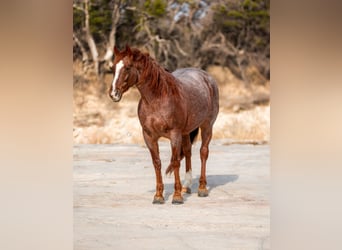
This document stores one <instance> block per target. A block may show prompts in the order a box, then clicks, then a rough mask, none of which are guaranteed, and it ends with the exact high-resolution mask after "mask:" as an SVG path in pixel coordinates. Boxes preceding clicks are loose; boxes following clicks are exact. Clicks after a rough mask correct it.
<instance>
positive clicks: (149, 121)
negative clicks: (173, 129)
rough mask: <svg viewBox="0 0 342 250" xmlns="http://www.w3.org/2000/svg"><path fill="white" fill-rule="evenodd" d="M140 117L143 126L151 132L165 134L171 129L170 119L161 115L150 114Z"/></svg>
mask: <svg viewBox="0 0 342 250" xmlns="http://www.w3.org/2000/svg"><path fill="white" fill-rule="evenodd" d="M139 118H140V122H141V126H142V128H143V129H144V130H145V131H146V132H148V133H150V134H155V135H160V136H163V135H166V134H168V132H169V131H170V121H167V120H166V119H165V118H164V117H163V116H161V115H154V114H149V115H147V116H144V117H139Z"/></svg>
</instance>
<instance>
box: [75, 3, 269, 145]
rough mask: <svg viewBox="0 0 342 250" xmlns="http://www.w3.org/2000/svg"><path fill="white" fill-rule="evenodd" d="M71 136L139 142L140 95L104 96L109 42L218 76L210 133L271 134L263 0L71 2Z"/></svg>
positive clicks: (255, 137)
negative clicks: (216, 106) (215, 115)
mask: <svg viewBox="0 0 342 250" xmlns="http://www.w3.org/2000/svg"><path fill="white" fill-rule="evenodd" d="M73 3H74V4H73V18H74V23H73V39H74V45H73V58H74V141H75V142H76V143H116V142H117V143H140V142H141V141H142V137H141V128H140V127H139V126H140V125H139V122H138V120H137V117H136V108H137V102H138V100H139V93H138V92H137V90H136V89H134V88H133V89H131V90H130V91H129V92H128V93H126V94H125V96H124V98H123V100H122V101H121V102H120V103H113V102H111V100H110V99H109V98H108V95H107V90H108V88H109V84H110V82H111V81H112V77H113V76H112V72H111V70H110V66H111V63H112V59H113V48H114V46H117V47H118V48H120V49H122V48H124V47H125V45H126V44H128V45H130V46H132V47H138V48H140V49H142V50H144V51H148V52H149V53H150V55H151V56H152V57H154V58H156V59H157V61H158V62H159V63H160V64H161V65H162V66H163V67H165V68H168V69H169V70H170V71H173V70H175V69H177V68H181V67H199V68H202V69H205V70H207V71H208V72H209V73H210V74H211V75H213V76H214V78H215V79H216V80H217V82H218V84H219V88H220V113H219V117H218V120H217V122H216V124H215V127H216V128H214V139H222V138H229V139H233V140H238V141H246V140H247V141H257V142H265V141H268V139H269V110H270V109H269V90H270V84H269V78H270V68H269V60H270V46H269V44H270V36H269V30H270V27H269V18H270V16H269V9H270V2H269V0H214V1H209V0H208V1H204V0H179V1H165V0H148V1H137V0H126V1H124V0H115V1H114V0H74V2H73Z"/></svg>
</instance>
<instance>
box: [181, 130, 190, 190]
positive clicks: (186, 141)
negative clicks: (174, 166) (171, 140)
mask: <svg viewBox="0 0 342 250" xmlns="http://www.w3.org/2000/svg"><path fill="white" fill-rule="evenodd" d="M191 146H192V145H191V141H190V135H185V136H183V138H182V151H183V154H184V156H185V180H184V183H183V187H182V192H183V193H188V194H191V184H192V171H191Z"/></svg>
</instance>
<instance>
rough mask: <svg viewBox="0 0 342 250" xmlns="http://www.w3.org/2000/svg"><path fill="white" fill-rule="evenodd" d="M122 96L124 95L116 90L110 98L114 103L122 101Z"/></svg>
mask: <svg viewBox="0 0 342 250" xmlns="http://www.w3.org/2000/svg"><path fill="white" fill-rule="evenodd" d="M121 96H122V94H121V92H120V91H118V90H114V91H112V93H110V98H112V100H113V101H114V102H118V101H120V100H121Z"/></svg>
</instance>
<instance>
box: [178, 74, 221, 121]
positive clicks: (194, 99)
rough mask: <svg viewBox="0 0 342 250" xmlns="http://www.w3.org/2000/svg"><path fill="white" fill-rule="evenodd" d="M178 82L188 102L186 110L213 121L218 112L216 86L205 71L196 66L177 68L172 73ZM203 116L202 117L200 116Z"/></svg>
mask: <svg viewBox="0 0 342 250" xmlns="http://www.w3.org/2000/svg"><path fill="white" fill-rule="evenodd" d="M172 74H173V75H174V76H175V77H176V78H177V79H178V80H179V82H180V84H181V86H182V89H184V91H183V94H184V95H185V97H186V99H187V103H188V112H189V113H191V114H196V115H197V117H198V118H199V119H201V120H205V119H206V120H208V121H211V122H212V123H213V122H214V121H215V119H216V116H217V113H218V108H219V104H218V100H219V94H218V87H217V85H216V81H215V80H214V78H212V77H211V76H210V75H209V74H208V73H207V72H205V71H203V70H201V69H197V68H182V69H177V70H176V71H174V72H173V73H172ZM200 117H203V118H200Z"/></svg>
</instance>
